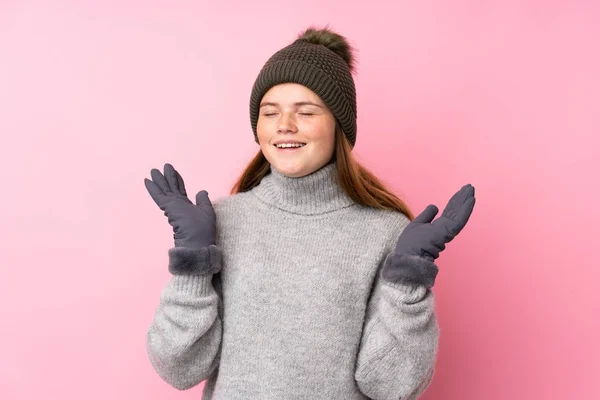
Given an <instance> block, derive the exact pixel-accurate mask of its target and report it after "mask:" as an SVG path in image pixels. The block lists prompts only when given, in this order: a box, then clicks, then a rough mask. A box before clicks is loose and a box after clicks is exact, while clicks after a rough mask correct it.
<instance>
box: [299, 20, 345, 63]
mask: <svg viewBox="0 0 600 400" xmlns="http://www.w3.org/2000/svg"><path fill="white" fill-rule="evenodd" d="M298 39H301V40H304V41H307V42H309V43H313V44H322V45H323V46H325V47H327V48H328V49H329V50H331V51H333V52H334V53H336V54H337V55H339V56H340V57H342V59H344V61H346V64H348V68H349V69H350V72H351V73H354V68H355V64H356V59H355V57H354V52H355V49H354V48H353V47H352V46H351V45H350V43H349V42H348V40H347V39H346V38H345V37H344V36H342V35H340V34H339V33H336V32H334V31H332V30H331V29H329V28H328V27H324V28H317V27H314V26H311V27H309V28H308V29H306V30H305V31H303V32H302V33H300V34H299V35H298Z"/></svg>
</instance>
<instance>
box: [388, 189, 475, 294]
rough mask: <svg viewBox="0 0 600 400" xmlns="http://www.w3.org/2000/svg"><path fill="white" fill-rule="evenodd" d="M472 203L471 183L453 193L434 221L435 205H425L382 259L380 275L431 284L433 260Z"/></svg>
mask: <svg viewBox="0 0 600 400" xmlns="http://www.w3.org/2000/svg"><path fill="white" fill-rule="evenodd" d="M474 206H475V188H474V187H473V186H472V185H470V184H467V185H465V186H463V187H462V188H461V189H460V190H459V191H458V192H456V193H455V194H454V196H452V198H451V199H450V201H449V202H448V204H447V205H446V208H445V209H444V211H443V212H442V215H441V216H440V217H439V218H438V219H436V220H435V221H433V222H431V221H432V220H433V218H435V216H436V215H437V213H438V208H437V207H436V206H435V205H433V204H430V205H428V206H427V208H425V210H424V211H423V212H422V213H421V214H419V215H418V216H417V217H416V218H415V219H414V220H413V221H411V222H410V223H409V224H408V226H407V227H406V228H405V229H404V231H402V233H401V234H400V237H399V238H398V242H397V244H396V249H395V252H394V255H393V256H392V257H389V260H387V262H386V263H385V265H384V267H383V270H382V276H383V277H384V278H385V279H386V280H388V281H392V282H398V281H405V282H412V283H425V284H427V285H428V286H432V285H433V282H434V280H435V275H436V274H437V267H436V266H435V265H434V264H433V261H434V260H435V259H436V258H438V257H439V255H440V252H441V251H442V250H444V249H445V248H446V244H447V243H449V242H450V241H452V239H454V237H456V235H458V233H459V232H460V231H461V230H462V229H463V228H464V227H465V225H466V224H467V221H468V220H469V217H470V216H471V213H472V212H473V207H474ZM415 256H416V257H417V258H415Z"/></svg>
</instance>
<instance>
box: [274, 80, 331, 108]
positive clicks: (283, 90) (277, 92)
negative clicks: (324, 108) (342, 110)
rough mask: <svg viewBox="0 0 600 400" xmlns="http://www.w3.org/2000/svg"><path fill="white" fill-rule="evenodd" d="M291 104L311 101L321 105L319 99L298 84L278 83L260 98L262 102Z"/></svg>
mask: <svg viewBox="0 0 600 400" xmlns="http://www.w3.org/2000/svg"><path fill="white" fill-rule="evenodd" d="M265 101H269V102H275V103H285V102H289V103H293V102H297V101H312V102H314V103H317V104H323V101H322V100H321V98H320V97H319V96H318V95H317V94H316V93H315V92H313V91H312V90H310V89H309V88H307V87H306V86H303V85H300V84H298V83H280V84H279V85H275V86H273V87H272V88H270V89H269V90H268V91H267V92H266V93H265V95H264V96H263V98H262V102H265Z"/></svg>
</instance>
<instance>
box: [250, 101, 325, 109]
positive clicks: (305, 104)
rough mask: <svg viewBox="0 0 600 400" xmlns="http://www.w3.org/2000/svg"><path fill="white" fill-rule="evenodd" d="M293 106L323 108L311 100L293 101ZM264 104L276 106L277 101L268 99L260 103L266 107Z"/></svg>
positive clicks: (277, 104)
mask: <svg viewBox="0 0 600 400" xmlns="http://www.w3.org/2000/svg"><path fill="white" fill-rule="evenodd" d="M294 105H295V106H317V107H320V108H323V107H322V106H321V105H319V104H317V103H313V102H312V101H298V102H296V103H294ZM266 106H275V107H278V106H279V103H273V102H270V101H267V102H264V103H260V107H259V108H261V107H266Z"/></svg>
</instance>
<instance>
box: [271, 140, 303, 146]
mask: <svg viewBox="0 0 600 400" xmlns="http://www.w3.org/2000/svg"><path fill="white" fill-rule="evenodd" d="M282 143H290V144H298V143H300V144H306V142H301V141H299V140H278V141H276V142H274V143H273V146H277V145H278V144H282Z"/></svg>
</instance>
